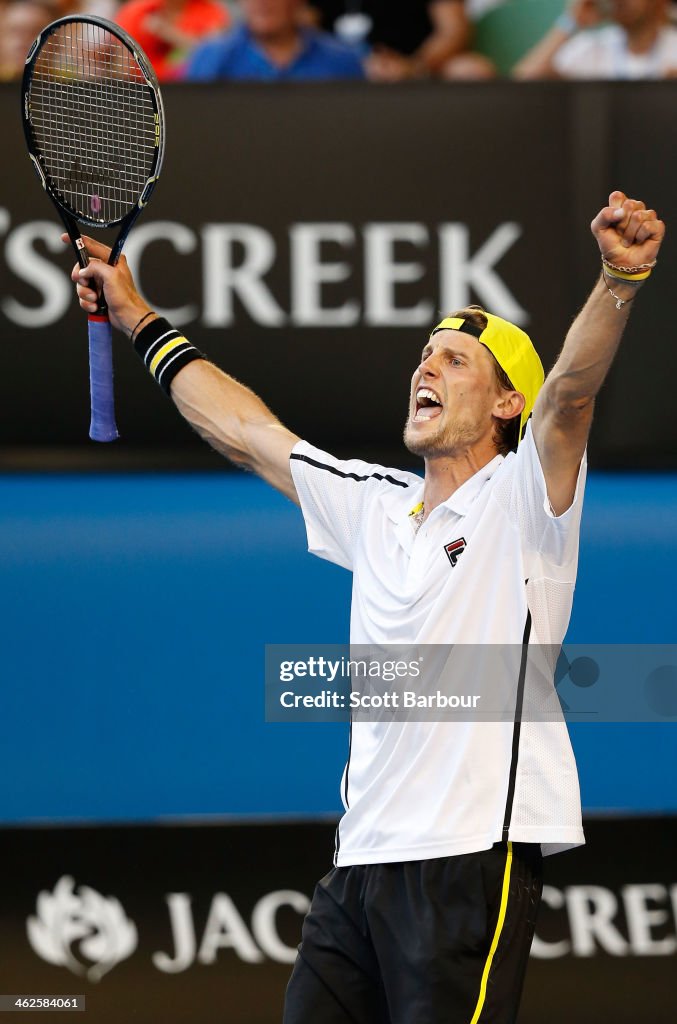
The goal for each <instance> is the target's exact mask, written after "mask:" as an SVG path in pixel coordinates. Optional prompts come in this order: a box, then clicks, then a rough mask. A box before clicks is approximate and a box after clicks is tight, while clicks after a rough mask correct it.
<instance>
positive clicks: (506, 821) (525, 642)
mask: <svg viewBox="0 0 677 1024" xmlns="http://www.w3.org/2000/svg"><path fill="white" fill-rule="evenodd" d="M527 582H528V580H527ZM530 634H531V610H530V609H529V608H527V621H526V623H525V624H524V636H523V637H522V658H521V660H520V672H519V679H518V682H517V699H516V701H515V722H514V725H513V731H512V755H511V758H510V775H509V777H508V796H507V799H506V801H505V817H504V818H503V839H504V840H506V839H507V838H508V832H509V831H510V819H511V818H512V805H513V802H514V800H515V784H516V781H517V761H518V760H519V745H520V731H521V727H522V707H523V705H524V681H525V679H526V675H527V656H528V653H529V636H530Z"/></svg>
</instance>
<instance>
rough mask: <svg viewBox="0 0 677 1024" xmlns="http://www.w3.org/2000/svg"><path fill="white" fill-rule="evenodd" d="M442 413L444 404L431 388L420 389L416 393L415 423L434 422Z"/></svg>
mask: <svg viewBox="0 0 677 1024" xmlns="http://www.w3.org/2000/svg"><path fill="white" fill-rule="evenodd" d="M441 412H442V403H441V401H440V399H439V398H438V397H437V395H436V394H435V392H434V391H431V390H430V388H419V389H418V391H417V392H416V414H415V416H414V423H423V421H424V420H433V419H435V417H436V416H439V415H440V414H441Z"/></svg>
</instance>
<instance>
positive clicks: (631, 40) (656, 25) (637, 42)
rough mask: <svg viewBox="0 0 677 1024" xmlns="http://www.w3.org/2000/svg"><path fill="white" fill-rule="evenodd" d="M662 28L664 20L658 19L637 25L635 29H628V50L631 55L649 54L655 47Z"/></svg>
mask: <svg viewBox="0 0 677 1024" xmlns="http://www.w3.org/2000/svg"><path fill="white" fill-rule="evenodd" d="M662 27H663V20H662V19H660V20H659V19H656V20H654V21H648V22H643V23H642V24H641V25H636V26H635V27H634V28H631V29H628V30H627V32H626V34H627V37H628V50H629V51H630V53H637V54H644V53H649V51H650V50H651V49H652V48H653V46H654V45H655V43H656V40H657V39H658V36H659V34H660V31H661V29H662Z"/></svg>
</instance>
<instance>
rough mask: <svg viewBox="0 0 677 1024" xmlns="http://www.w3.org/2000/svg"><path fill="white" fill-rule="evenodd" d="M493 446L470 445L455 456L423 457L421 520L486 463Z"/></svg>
mask: <svg viewBox="0 0 677 1024" xmlns="http://www.w3.org/2000/svg"><path fill="white" fill-rule="evenodd" d="M497 454H498V453H497V451H496V449H495V448H494V447H493V445H489V446H487V445H483V446H481V447H478V448H470V449H468V450H466V451H464V452H462V453H460V454H458V455H448V456H439V457H437V458H428V459H426V460H425V481H424V485H423V505H424V515H423V519H424V520H425V519H427V518H428V516H429V515H430V513H431V512H432V511H433V509H436V508H437V506H438V505H441V504H442V502H444V501H446V500H447V498H450V497H451V495H452V494H454V492H455V491H457V490H458V489H459V487H462V486H463V484H464V483H465V482H466V480H469V479H470V477H471V476H474V475H475V473H478V472H479V470H480V469H482V467H483V466H487V465H488V464H489V463H490V462H491V461H492V460H493V459H495V458H496V455H497Z"/></svg>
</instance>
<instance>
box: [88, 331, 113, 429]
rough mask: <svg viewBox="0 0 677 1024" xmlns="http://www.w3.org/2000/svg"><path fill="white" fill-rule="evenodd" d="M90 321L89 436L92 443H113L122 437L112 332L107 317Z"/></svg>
mask: <svg viewBox="0 0 677 1024" xmlns="http://www.w3.org/2000/svg"><path fill="white" fill-rule="evenodd" d="M88 321H89V323H88V326H89V392H90V397H91V404H92V420H91V423H90V425H89V436H90V437H91V439H92V441H114V440H115V439H116V438H117V437H119V434H118V428H117V427H116V425H115V404H114V399H113V329H112V327H111V325H110V320H109V319H108V317H107V316H101V315H97V316H90V317H89V318H88Z"/></svg>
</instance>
